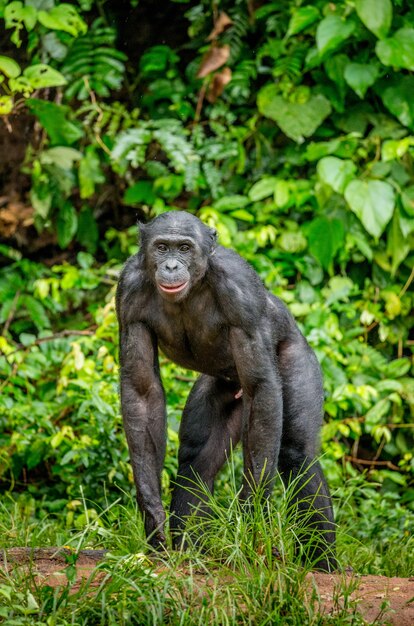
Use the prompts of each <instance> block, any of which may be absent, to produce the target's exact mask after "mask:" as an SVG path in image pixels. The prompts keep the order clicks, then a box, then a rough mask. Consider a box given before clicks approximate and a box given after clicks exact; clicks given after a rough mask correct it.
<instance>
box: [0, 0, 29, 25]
mask: <svg viewBox="0 0 414 626" xmlns="http://www.w3.org/2000/svg"><path fill="white" fill-rule="evenodd" d="M4 20H5V24H6V28H15V27H18V26H19V24H20V23H21V22H23V24H24V25H25V27H26V30H28V31H30V30H32V29H33V28H34V26H35V24H36V20H37V11H36V9H34V8H33V7H31V6H24V5H23V2H10V3H9V4H7V5H6V7H5V9H4Z"/></svg>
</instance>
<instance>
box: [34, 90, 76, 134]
mask: <svg viewBox="0 0 414 626" xmlns="http://www.w3.org/2000/svg"><path fill="white" fill-rule="evenodd" d="M27 104H28V107H29V109H30V110H31V112H32V113H33V114H34V115H36V117H37V118H38V120H39V122H40V123H41V125H42V126H43V128H44V129H45V130H46V132H47V134H48V135H49V138H50V141H51V143H52V144H55V145H56V144H57V145H70V144H72V143H74V142H75V141H77V140H78V139H80V138H81V137H83V130H82V129H81V128H80V127H79V126H78V125H76V124H74V123H73V122H69V120H67V119H66V116H67V115H68V113H69V112H70V108H69V107H68V106H63V105H59V104H55V103H54V102H47V101H46V100H38V99H37V98H30V100H28V101H27Z"/></svg>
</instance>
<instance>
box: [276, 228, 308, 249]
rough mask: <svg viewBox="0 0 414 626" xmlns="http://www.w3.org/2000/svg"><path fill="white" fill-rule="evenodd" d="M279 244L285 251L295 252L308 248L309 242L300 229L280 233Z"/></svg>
mask: <svg viewBox="0 0 414 626" xmlns="http://www.w3.org/2000/svg"><path fill="white" fill-rule="evenodd" d="M278 244H279V246H280V247H281V249H282V250H284V251H285V252H290V253H291V254H295V253H296V252H303V250H306V248H307V245H308V242H307V240H306V238H305V237H304V235H303V234H302V233H301V232H300V231H295V232H292V231H285V232H284V233H282V234H281V235H280V237H279V239H278Z"/></svg>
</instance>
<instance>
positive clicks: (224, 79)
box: [207, 67, 232, 102]
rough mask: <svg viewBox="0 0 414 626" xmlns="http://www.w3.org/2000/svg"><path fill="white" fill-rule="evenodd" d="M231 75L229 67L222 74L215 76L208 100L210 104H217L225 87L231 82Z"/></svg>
mask: <svg viewBox="0 0 414 626" xmlns="http://www.w3.org/2000/svg"><path fill="white" fill-rule="evenodd" d="M231 75H232V74H231V69H230V68H229V67H225V68H224V69H222V70H221V72H218V73H217V74H214V77H213V80H212V81H211V83H210V86H209V89H208V94H207V100H208V101H209V102H215V101H216V100H217V98H219V97H220V96H221V94H222V93H223V91H224V87H225V86H226V85H227V83H229V82H230V81H231Z"/></svg>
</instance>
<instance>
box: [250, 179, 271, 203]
mask: <svg viewBox="0 0 414 626" xmlns="http://www.w3.org/2000/svg"><path fill="white" fill-rule="evenodd" d="M277 180H278V179H277V178H276V177H275V176H268V177H267V178H262V179H261V180H258V181H257V183H254V185H253V186H252V187H251V188H250V191H249V198H250V200H251V201H252V202H258V201H259V200H263V199H264V198H269V197H270V196H271V195H273V194H274V192H275V187H276V183H277Z"/></svg>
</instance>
